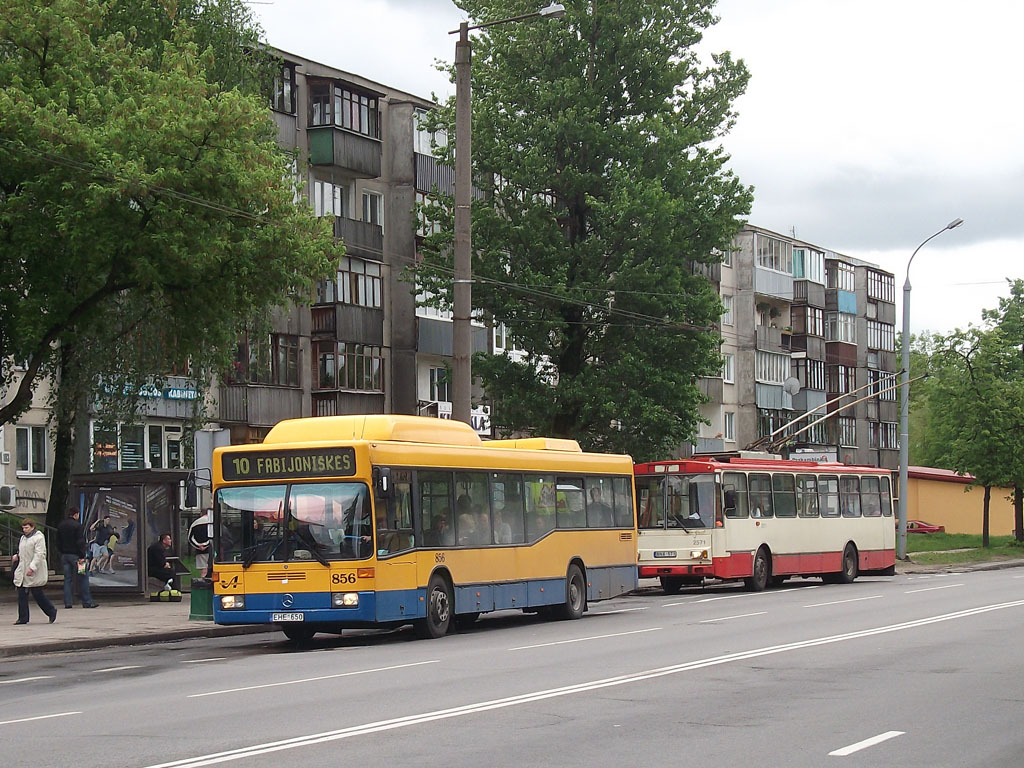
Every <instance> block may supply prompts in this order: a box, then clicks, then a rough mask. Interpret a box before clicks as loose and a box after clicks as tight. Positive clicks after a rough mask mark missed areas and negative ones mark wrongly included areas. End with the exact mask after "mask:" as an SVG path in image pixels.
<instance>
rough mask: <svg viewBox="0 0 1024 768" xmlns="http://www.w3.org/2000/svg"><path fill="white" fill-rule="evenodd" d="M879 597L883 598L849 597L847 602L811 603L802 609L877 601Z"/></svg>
mask: <svg viewBox="0 0 1024 768" xmlns="http://www.w3.org/2000/svg"><path fill="white" fill-rule="evenodd" d="M880 597H883V595H869V596H868V597H851V598H849V599H848V600H832V601H831V602H828V603H811V604H810V605H805V606H804V608H820V607H821V606H823V605H839V604H840V603H856V602H858V601H859V600H877V599H878V598H880Z"/></svg>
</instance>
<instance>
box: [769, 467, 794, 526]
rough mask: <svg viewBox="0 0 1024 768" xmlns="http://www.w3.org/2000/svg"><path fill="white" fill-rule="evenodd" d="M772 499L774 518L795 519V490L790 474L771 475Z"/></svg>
mask: <svg viewBox="0 0 1024 768" xmlns="http://www.w3.org/2000/svg"><path fill="white" fill-rule="evenodd" d="M772 498H773V501H774V502H775V516H776V517H796V488H795V485H794V483H793V476H792V475H791V474H789V473H787V472H779V473H777V474H774V475H772Z"/></svg>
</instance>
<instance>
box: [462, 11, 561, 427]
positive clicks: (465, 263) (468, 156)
mask: <svg viewBox="0 0 1024 768" xmlns="http://www.w3.org/2000/svg"><path fill="white" fill-rule="evenodd" d="M564 15H565V8H564V7H563V6H562V4H561V3H551V4H549V5H547V6H545V7H544V8H542V9H540V10H539V11H534V12H533V13H526V14H523V15H522V16H512V17H510V18H507V19H498V20H497V21H488V22H485V23H483V24H475V25H473V26H470V25H469V22H467V21H464V22H462V24H460V25H459V28H458V29H453V30H452V31H451V32H449V33H448V34H450V35H454V34H458V36H459V39H458V42H456V43H455V249H454V254H453V257H454V265H453V266H454V268H455V269H454V272H455V274H454V280H453V288H452V293H453V294H454V296H453V301H452V305H453V306H452V418H453V419H457V420H458V421H464V422H466V423H467V424H469V423H470V413H471V405H470V399H471V393H472V383H473V369H472V358H473V330H472V327H471V325H470V315H471V314H472V312H473V269H472V258H473V257H472V241H471V233H470V213H471V206H472V189H473V179H472V173H473V162H472V157H473V136H472V122H473V120H472V111H471V109H472V108H471V105H470V62H471V60H472V54H473V49H472V45H471V44H470V41H469V31H470V30H472V29H484V28H486V27H493V26H495V25H497V24H506V23H508V22H510V21H525V20H527V19H534V18H550V19H558V18H561V17H562V16H564Z"/></svg>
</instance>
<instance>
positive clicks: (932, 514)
mask: <svg viewBox="0 0 1024 768" xmlns="http://www.w3.org/2000/svg"><path fill="white" fill-rule="evenodd" d="M907 478H908V484H907V519H908V520H923V521H924V522H926V523H931V524H932V525H943V526H945V527H946V533H973V534H978V535H980V534H981V524H982V514H983V510H984V503H985V489H984V488H982V487H981V486H975V485H971V484H970V483H971V481H972V480H973V478H972V477H971V476H970V475H958V474H956V473H955V472H951V471H950V470H948V469H934V468H932V467H910V468H909V469H908V470H907ZM1012 496H1013V489H1012V488H992V496H991V499H990V501H989V533H990V534H991V535H992V536H1009V535H1011V534H1012V533H1013V501H1012Z"/></svg>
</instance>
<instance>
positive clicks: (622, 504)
mask: <svg viewBox="0 0 1024 768" xmlns="http://www.w3.org/2000/svg"><path fill="white" fill-rule="evenodd" d="M612 504H613V511H612V515H613V517H614V521H615V527H616V528H632V527H633V526H635V525H636V520H635V519H634V510H633V483H632V482H630V479H629V478H628V477H613V478H612Z"/></svg>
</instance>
